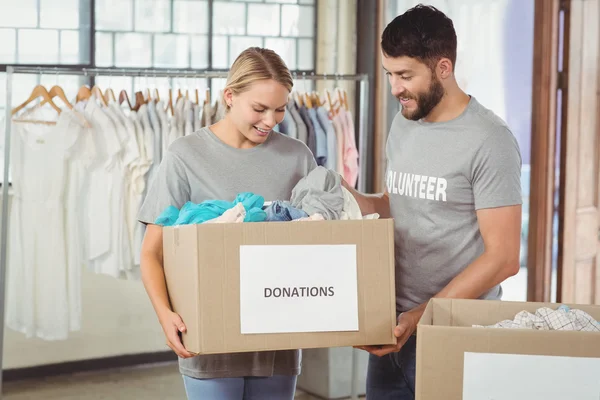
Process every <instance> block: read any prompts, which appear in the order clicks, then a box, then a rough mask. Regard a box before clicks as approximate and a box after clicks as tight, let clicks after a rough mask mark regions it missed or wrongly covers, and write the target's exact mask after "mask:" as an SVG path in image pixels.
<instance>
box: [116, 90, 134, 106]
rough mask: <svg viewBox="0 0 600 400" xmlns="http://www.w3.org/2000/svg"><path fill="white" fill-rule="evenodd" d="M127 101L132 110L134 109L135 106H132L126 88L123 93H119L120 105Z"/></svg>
mask: <svg viewBox="0 0 600 400" xmlns="http://www.w3.org/2000/svg"><path fill="white" fill-rule="evenodd" d="M125 101H126V102H127V106H128V107H129V109H130V110H133V107H132V106H131V102H130V101H129V96H128V95H127V92H126V91H125V90H121V93H119V105H121V104H123V102H125Z"/></svg>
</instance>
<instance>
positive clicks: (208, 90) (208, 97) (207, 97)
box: [204, 88, 210, 105]
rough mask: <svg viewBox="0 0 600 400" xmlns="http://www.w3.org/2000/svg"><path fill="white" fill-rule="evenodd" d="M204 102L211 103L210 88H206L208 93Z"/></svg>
mask: <svg viewBox="0 0 600 400" xmlns="http://www.w3.org/2000/svg"><path fill="white" fill-rule="evenodd" d="M204 104H205V105H206V104H210V89H208V88H206V93H205V95H204Z"/></svg>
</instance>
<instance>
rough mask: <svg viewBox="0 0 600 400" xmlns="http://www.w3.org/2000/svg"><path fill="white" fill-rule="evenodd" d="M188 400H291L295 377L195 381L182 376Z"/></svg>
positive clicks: (294, 388)
mask: <svg viewBox="0 0 600 400" xmlns="http://www.w3.org/2000/svg"><path fill="white" fill-rule="evenodd" d="M183 383H184V385H185V392H186V394H187V398H188V400H213V399H215V400H259V399H260V400H263V399H264V400H293V399H294V394H295V392H296V376H270V377H264V378H263V377H247V378H217V379H196V378H191V377H189V376H185V375H184V376H183Z"/></svg>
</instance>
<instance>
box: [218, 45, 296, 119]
mask: <svg viewBox="0 0 600 400" xmlns="http://www.w3.org/2000/svg"><path fill="white" fill-rule="evenodd" d="M266 79H273V80H275V81H276V82H279V83H280V84H282V85H283V86H284V87H285V88H286V89H287V90H288V91H290V92H291V91H292V87H293V86H294V82H293V80H292V74H291V73H290V70H289V68H288V67H287V65H285V62H284V61H283V60H282V59H281V57H280V56H279V55H278V54H277V53H275V52H274V51H273V50H270V49H264V48H261V47H250V48H247V49H246V50H244V51H243V52H241V53H240V55H239V56H238V57H237V58H236V59H235V61H234V62H233V65H232V66H231V69H230V70H229V75H228V76H227V83H226V84H225V89H224V90H223V98H222V100H223V103H224V104H225V107H226V108H227V109H228V110H229V106H228V105H227V102H226V101H225V97H224V96H225V90H226V89H229V90H231V92H232V93H233V94H240V93H243V92H245V91H246V90H248V89H249V88H250V86H251V85H252V84H253V83H254V82H256V81H260V80H266Z"/></svg>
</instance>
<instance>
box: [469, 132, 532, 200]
mask: <svg viewBox="0 0 600 400" xmlns="http://www.w3.org/2000/svg"><path fill="white" fill-rule="evenodd" d="M521 165H522V160H521V152H520V149H519V144H518V143H517V140H516V139H515V137H514V135H513V134H512V132H510V131H509V130H508V129H507V128H505V127H503V128H501V129H500V130H498V131H496V132H494V133H493V134H491V135H490V136H489V137H488V138H487V139H486V140H485V141H484V142H483V144H482V145H481V147H480V148H479V150H478V151H477V153H476V154H475V157H474V160H473V167H472V185H473V196H474V201H475V209H476V210H479V209H483V208H496V207H505V206H512V205H519V204H522V202H523V198H522V194H521Z"/></svg>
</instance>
